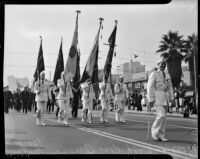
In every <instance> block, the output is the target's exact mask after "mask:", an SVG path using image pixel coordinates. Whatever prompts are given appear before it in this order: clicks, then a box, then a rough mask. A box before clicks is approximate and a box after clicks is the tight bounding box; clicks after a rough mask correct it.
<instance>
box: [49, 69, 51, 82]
mask: <svg viewBox="0 0 200 159" xmlns="http://www.w3.org/2000/svg"><path fill="white" fill-rule="evenodd" d="M49 80H50V81H51V71H49Z"/></svg>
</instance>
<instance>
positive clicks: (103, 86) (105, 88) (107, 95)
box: [99, 82, 113, 101]
mask: <svg viewBox="0 0 200 159" xmlns="http://www.w3.org/2000/svg"><path fill="white" fill-rule="evenodd" d="M99 89H100V91H101V92H100V94H99V99H100V100H106V101H110V100H111V99H112V98H113V94H112V89H111V85H110V83H105V82H102V83H100V84H99Z"/></svg>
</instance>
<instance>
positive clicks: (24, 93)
mask: <svg viewBox="0 0 200 159" xmlns="http://www.w3.org/2000/svg"><path fill="white" fill-rule="evenodd" d="M21 99H22V110H23V113H26V114H27V112H28V102H29V91H28V88H27V87H24V90H23V91H22V93H21Z"/></svg>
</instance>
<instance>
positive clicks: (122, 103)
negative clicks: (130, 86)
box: [116, 101, 126, 121]
mask: <svg viewBox="0 0 200 159" xmlns="http://www.w3.org/2000/svg"><path fill="white" fill-rule="evenodd" d="M116 104H117V105H118V109H117V111H116V120H117V121H123V120H124V109H125V106H126V102H125V101H116Z"/></svg>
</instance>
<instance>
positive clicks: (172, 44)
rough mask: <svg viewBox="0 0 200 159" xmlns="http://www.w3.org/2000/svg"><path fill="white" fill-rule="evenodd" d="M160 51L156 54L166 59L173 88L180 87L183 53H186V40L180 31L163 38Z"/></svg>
mask: <svg viewBox="0 0 200 159" xmlns="http://www.w3.org/2000/svg"><path fill="white" fill-rule="evenodd" d="M160 43H161V44H160V45H159V49H158V50H157V51H156V53H161V56H162V57H164V58H165V59H166V63H167V69H168V72H169V74H170V76H171V80H172V85H173V87H179V84H180V82H181V76H182V67H181V62H182V60H183V57H184V56H183V55H182V54H183V53H184V51H185V40H184V39H183V36H182V35H179V33H178V31H176V32H172V31H171V30H170V31H169V32H168V34H166V35H163V36H162V40H161V41H160Z"/></svg>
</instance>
